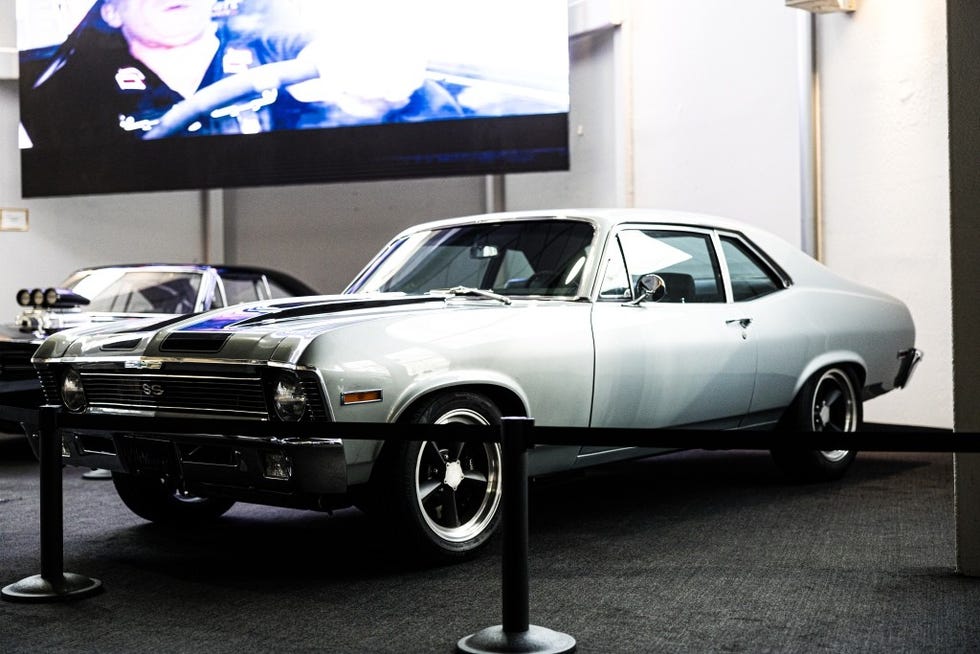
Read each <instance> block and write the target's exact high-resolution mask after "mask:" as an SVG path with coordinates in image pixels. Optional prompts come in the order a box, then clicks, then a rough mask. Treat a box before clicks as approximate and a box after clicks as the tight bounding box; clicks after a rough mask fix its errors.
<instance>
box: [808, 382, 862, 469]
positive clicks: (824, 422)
mask: <svg viewBox="0 0 980 654" xmlns="http://www.w3.org/2000/svg"><path fill="white" fill-rule="evenodd" d="M810 409H811V410H810V426H811V429H812V430H813V431H829V432H853V431H857V423H858V401H857V394H856V392H855V390H854V384H853V382H851V378H850V377H849V376H848V374H847V373H845V372H844V371H843V370H838V369H836V368H834V369H831V370H828V371H826V372H825V373H823V375H821V376H820V379H818V380H817V385H816V387H815V388H814V391H813V404H812V405H811V407H810ZM820 454H821V455H822V456H823V457H824V458H825V459H827V460H828V461H831V462H837V461H841V460H843V459H844V458H846V457H847V455H848V454H850V450H823V451H821V452H820Z"/></svg>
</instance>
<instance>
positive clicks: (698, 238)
mask: <svg viewBox="0 0 980 654" xmlns="http://www.w3.org/2000/svg"><path fill="white" fill-rule="evenodd" d="M619 242H620V245H621V246H622V248H623V254H624V255H625V257H626V269H627V271H628V272H629V278H630V286H631V288H632V287H635V286H636V281H637V280H638V279H639V278H640V277H641V276H643V275H646V274H649V273H656V274H658V275H660V276H661V277H662V278H663V280H664V283H665V284H666V286H667V295H666V296H665V297H664V298H663V299H662V300H660V301H661V302H724V301H725V294H724V291H723V289H724V286H723V284H722V281H721V268H720V267H719V265H718V259H717V258H716V257H715V251H714V247H712V243H711V237H710V236H709V235H707V234H701V233H695V232H680V231H670V230H638V229H631V230H624V231H623V232H620V234H619Z"/></svg>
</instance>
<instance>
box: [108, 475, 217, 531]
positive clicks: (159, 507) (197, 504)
mask: <svg viewBox="0 0 980 654" xmlns="http://www.w3.org/2000/svg"><path fill="white" fill-rule="evenodd" d="M112 483H113V484H114V485H115V487H116V492H117V493H118V494H119V498H120V499H121V500H122V501H123V504H125V505H126V507H127V508H128V509H129V510H130V511H132V512H133V513H135V514H136V515H138V516H139V517H141V518H144V519H146V520H149V521H150V522H158V523H162V524H170V525H185V524H200V523H202V522H210V521H211V520H214V519H215V518H218V517H220V516H221V515H223V514H224V513H225V512H227V511H228V509H230V508H231V507H232V506H233V505H234V504H235V502H234V500H226V499H221V498H213V497H198V496H196V495H189V494H187V493H183V492H181V491H178V490H175V489H173V488H170V487H168V486H167V485H166V484H165V483H164V481H163V480H162V479H159V478H155V477H137V476H135V475H129V474H126V473H122V472H113V473H112Z"/></svg>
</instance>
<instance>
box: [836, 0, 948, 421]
mask: <svg viewBox="0 0 980 654" xmlns="http://www.w3.org/2000/svg"><path fill="white" fill-rule="evenodd" d="M817 27H818V42H817V47H818V65H819V67H820V71H821V76H822V85H823V89H822V94H823V103H822V104H823V142H824V152H823V158H824V197H823V202H824V215H825V230H826V232H825V241H824V243H825V251H826V257H825V258H826V263H827V264H828V265H829V266H830V267H831V268H833V269H834V270H836V271H838V272H840V273H842V274H844V275H846V276H848V277H851V278H852V279H856V280H860V281H862V282H865V283H867V284H869V285H871V286H875V287H877V288H880V289H881V290H883V291H886V292H888V293H891V294H892V295H895V296H896V297H899V298H901V299H902V300H904V301H905V302H906V303H907V304H908V305H909V307H910V309H911V311H912V316H913V318H914V319H915V322H916V328H917V331H918V334H917V340H918V345H919V347H920V348H921V349H923V350H924V351H925V359H924V360H923V362H922V364H921V365H920V366H919V369H918V371H917V372H916V374H915V377H914V378H913V381H912V384H911V385H910V387H909V388H908V389H906V390H904V391H901V392H899V393H893V394H890V395H886V396H884V397H882V398H881V399H878V400H875V401H873V402H869V403H868V405H867V407H866V417H867V419H868V420H881V421H889V422H908V423H911V424H919V425H930V426H936V427H952V424H953V401H952V340H951V336H950V330H951V325H952V315H951V309H950V304H951V290H950V284H951V281H950V243H949V232H950V205H949V189H950V177H949V147H948V131H949V130H948V115H949V112H948V108H949V105H948V98H947V62H946V12H945V3H944V2H939V1H932V2H922V1H921V0H861V2H860V5H859V7H858V11H857V12H856V13H854V14H853V15H849V16H847V15H826V16H821V17H819V18H818V26H817Z"/></svg>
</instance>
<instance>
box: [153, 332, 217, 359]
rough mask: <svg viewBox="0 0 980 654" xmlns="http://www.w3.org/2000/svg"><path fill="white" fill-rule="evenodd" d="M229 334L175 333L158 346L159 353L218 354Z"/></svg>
mask: <svg viewBox="0 0 980 654" xmlns="http://www.w3.org/2000/svg"><path fill="white" fill-rule="evenodd" d="M229 338H231V334H227V333H225V334H220V333H219V334H216V333H213V332H208V333H194V332H176V333H174V334H170V335H169V336H167V338H165V339H164V340H163V343H161V344H160V351H161V352H194V353H208V354H214V353H215V352H218V351H219V350H220V349H221V348H222V346H224V344H225V341H227V340H228V339H229Z"/></svg>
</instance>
